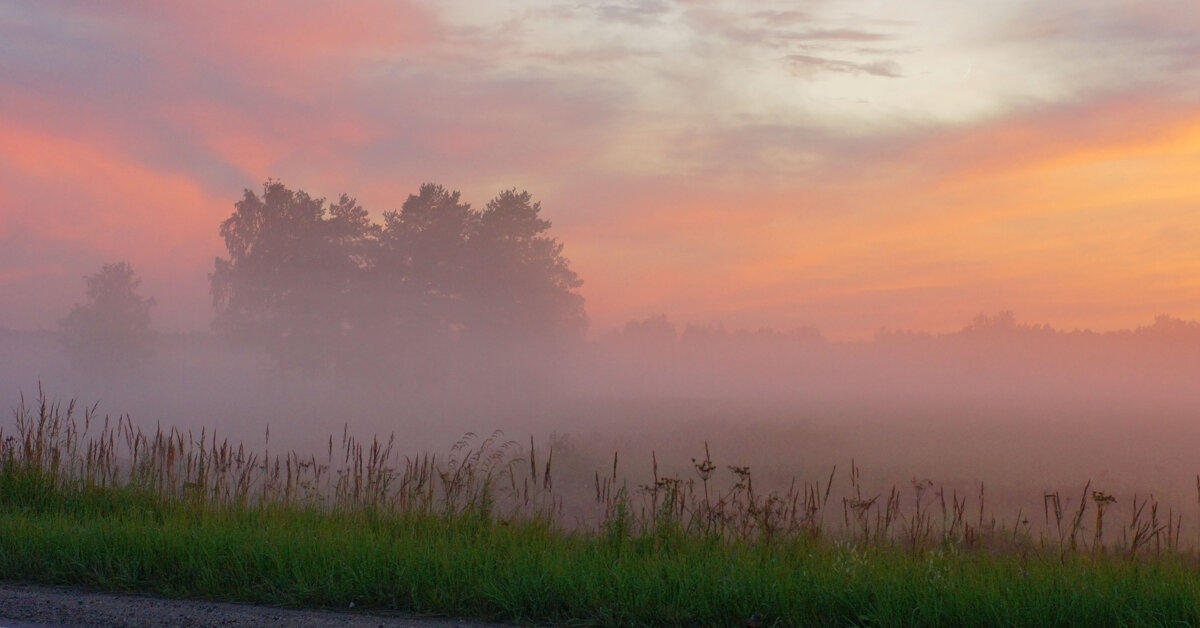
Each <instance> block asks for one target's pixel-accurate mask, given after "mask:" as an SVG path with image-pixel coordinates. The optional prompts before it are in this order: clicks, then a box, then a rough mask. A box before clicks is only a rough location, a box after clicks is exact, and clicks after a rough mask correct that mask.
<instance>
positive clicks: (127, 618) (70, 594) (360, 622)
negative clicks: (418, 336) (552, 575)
mask: <svg viewBox="0 0 1200 628" xmlns="http://www.w3.org/2000/svg"><path fill="white" fill-rule="evenodd" d="M34 626H39V627H41V626H46V627H49V626H54V627H59V626H147V627H149V626H180V627H187V626H228V627H240V626H246V627H250V626H254V627H259V626H295V627H297V628H304V627H308V626H312V627H317V626H346V627H349V628H367V627H368V626H370V627H372V628H374V627H377V626H378V627H383V626H388V627H397V628H452V627H453V628H505V627H504V626H503V625H502V624H488V623H482V622H471V621H460V620H453V619H433V618H420V617H413V616H401V615H364V614H358V613H353V612H345V613H342V612H331V611H302V610H291V609H281V608H274V607H270V606H255V605H251V604H233V603H228V602H202V601H193V600H167V599H162V598H156V597H145V596H139V595H122V594H113V593H93V592H90V591H84V590H82V589H74V588H68V587H46V586H36V585H26V584H12V583H0V628H31V627H34Z"/></svg>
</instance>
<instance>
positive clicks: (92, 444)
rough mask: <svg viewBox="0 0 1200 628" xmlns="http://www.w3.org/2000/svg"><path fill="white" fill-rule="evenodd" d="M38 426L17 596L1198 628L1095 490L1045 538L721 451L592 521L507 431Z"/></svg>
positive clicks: (655, 619)
mask: <svg viewBox="0 0 1200 628" xmlns="http://www.w3.org/2000/svg"><path fill="white" fill-rule="evenodd" d="M80 414H82V417H80V416H79V415H80ZM14 415H15V417H14V418H15V431H11V432H0V578H2V579H7V580H21V581H31V582H41V583H52V584H73V585H83V586H87V587H91V588H95V589H99V590H112V591H137V592H149V593H156V594H161V595H167V596H173V597H186V598H206V599H224V600H239V601H248V602H259V603H267V604H275V605H283V606H306V607H328V608H336V609H349V608H353V609H355V610H374V611H406V612H416V613H424V614H439V615H454V616H460V617H477V618H483V619H491V620H501V621H509V622H515V623H525V624H556V625H580V626H634V625H681V626H693V625H702V626H743V625H751V626H754V625H763V626H772V625H778V626H826V625H828V626H834V625H837V626H846V625H869V626H876V625H878V626H908V625H929V626H941V625H945V626H961V625H1008V626H1011V625H1021V626H1024V625H1030V626H1032V625H1037V626H1077V625H1200V578H1198V577H1197V576H1198V573H1197V565H1196V560H1195V556H1194V554H1193V553H1192V552H1191V551H1190V550H1188V549H1185V548H1182V547H1181V546H1180V542H1179V535H1180V533H1179V529H1180V527H1181V525H1182V522H1181V519H1180V518H1179V517H1178V516H1177V515H1175V514H1174V513H1173V512H1168V513H1163V514H1161V515H1160V514H1159V513H1158V510H1159V506H1158V504H1156V503H1154V502H1153V501H1152V500H1143V501H1135V502H1133V503H1132V504H1131V505H1130V512H1129V513H1128V516H1122V517H1121V518H1120V520H1118V519H1117V517H1116V514H1117V513H1116V511H1115V510H1113V508H1114V506H1113V502H1112V499H1111V496H1109V495H1107V494H1105V493H1103V492H1101V491H1098V490H1097V491H1092V489H1091V487H1090V486H1089V487H1085V488H1084V489H1083V491H1082V493H1081V495H1082V499H1080V501H1079V502H1078V506H1077V507H1076V508H1074V509H1065V508H1064V507H1063V504H1064V502H1065V501H1066V500H1065V499H1063V498H1061V497H1060V496H1058V495H1057V494H1047V495H1045V496H1044V503H1045V510H1044V512H1043V513H1039V514H1042V515H1043V519H1044V521H1045V529H1044V530H1043V531H1042V532H1040V533H1038V534H1036V535H1035V534H1033V533H1031V531H1030V526H1028V525H1023V524H1022V519H1021V518H1020V517H1018V520H1017V522H1016V524H1014V525H1012V526H1005V525H1002V524H1000V523H997V521H996V520H995V519H994V518H992V517H990V516H988V515H987V513H986V510H985V508H984V500H983V496H982V495H979V496H972V498H973V499H974V500H975V501H973V502H969V501H968V499H967V497H965V496H962V497H960V496H958V495H956V494H953V493H951V494H950V495H946V494H944V492H943V491H939V490H937V489H935V488H934V487H933V486H932V485H929V484H927V483H914V484H913V486H912V487H911V490H910V491H909V490H906V491H904V495H902V494H901V491H899V490H897V489H892V490H891V491H890V492H889V493H885V494H880V495H867V494H864V492H863V489H862V484H861V482H860V480H859V477H858V473H859V472H858V470H857V467H854V466H853V465H852V467H851V470H850V471H849V473H848V478H849V487H848V488H847V489H846V490H844V491H842V493H843V494H842V496H841V497H840V499H839V498H835V497H834V495H835V494H834V493H833V490H832V485H833V484H834V481H835V479H834V478H835V474H834V473H831V474H830V476H829V478H828V479H827V480H824V481H822V482H813V483H800V484H798V485H793V486H792V487H791V488H790V489H788V490H786V491H782V492H765V493H764V492H759V491H756V489H755V487H754V485H753V477H752V475H751V474H750V470H749V469H748V468H745V467H728V468H726V469H725V471H727V472H728V473H727V475H728V477H729V480H728V481H727V482H724V483H721V482H718V480H719V477H718V473H717V472H718V471H719V470H718V468H717V465H716V464H715V463H714V462H713V461H712V460H711V459H710V456H709V455H708V454H707V452H705V456H704V458H702V459H697V460H694V461H693V468H694V474H693V476H692V477H688V478H681V477H675V476H667V477H660V476H659V475H658V473H657V470H655V471H654V472H653V473H652V477H651V478H649V479H648V481H647V483H646V484H643V485H637V484H635V485H630V484H629V483H628V482H626V481H623V480H622V479H621V478H620V474H619V470H618V462H619V461H618V459H617V457H616V456H614V460H613V463H612V467H611V468H606V469H604V470H603V472H601V471H599V470H597V471H596V472H595V474H594V477H593V481H594V486H593V489H594V495H592V496H591V498H592V501H593V505H594V509H595V517H594V518H592V519H588V518H583V517H581V518H576V520H575V521H573V522H572V521H568V519H569V518H570V517H569V516H568V515H567V514H565V511H566V507H565V506H564V502H563V500H562V498H561V497H560V496H558V495H557V494H556V493H555V490H554V476H553V472H552V471H553V467H552V465H553V458H554V453H553V449H551V450H550V452H548V453H547V455H546V456H545V458H544V459H539V458H540V457H539V456H538V455H537V453H538V452H537V451H536V450H535V449H534V447H533V446H532V443H531V445H530V446H529V447H528V448H523V447H519V446H517V445H516V444H515V443H511V442H504V441H502V440H501V438H500V437H499V436H498V435H493V436H492V437H489V438H477V437H470V436H468V437H464V439H463V440H462V441H460V442H459V443H458V444H457V445H456V446H455V447H454V448H453V449H452V451H451V452H450V453H449V454H448V455H446V456H445V457H438V456H433V455H428V456H425V455H423V456H419V457H407V458H402V457H400V456H399V455H398V454H396V453H395V447H394V440H391V439H389V440H387V441H381V440H372V441H371V442H370V443H366V442H359V441H357V440H356V439H354V438H353V437H351V436H350V435H349V434H345V433H344V434H343V436H342V438H341V441H340V447H338V448H336V449H335V446H334V445H335V444H337V443H335V442H334V439H332V438H331V439H330V441H329V444H328V448H327V451H326V452H324V453H325V456H324V457H323V459H321V458H318V457H317V456H314V455H310V456H308V457H307V458H305V457H302V456H299V455H297V454H295V453H284V454H272V453H271V452H270V451H269V449H264V451H262V452H249V451H247V450H246V449H245V448H244V447H240V446H238V447H235V446H232V445H230V444H229V443H228V442H226V441H217V440H216V439H215V438H213V437H211V436H207V435H201V436H198V437H197V436H193V435H189V434H181V433H179V432H176V431H169V432H162V431H157V432H155V433H153V434H145V433H143V432H141V431H140V430H139V429H138V428H137V427H135V426H133V425H132V424H131V423H130V422H129V421H128V420H127V419H118V420H117V421H115V422H110V421H107V420H104V421H103V424H101V423H102V421H101V420H100V419H98V418H97V416H96V415H95V411H94V408H84V409H82V410H79V409H77V408H76V407H75V406H74V405H73V404H67V405H66V406H65V407H64V406H60V405H58V404H56V403H54V402H52V401H49V400H47V399H46V397H45V396H44V395H39V398H38V399H37V400H36V402H34V403H33V404H32V405H30V406H27V405H26V404H25V402H24V401H22V404H21V406H20V407H18V408H17V409H16V412H15V413H14ZM93 431H94V432H95V433H93ZM268 442H269V438H268ZM654 468H655V469H657V464H656V465H655V466H654ZM981 492H982V491H981Z"/></svg>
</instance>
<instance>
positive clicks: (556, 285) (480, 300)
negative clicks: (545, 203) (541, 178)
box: [468, 189, 587, 342]
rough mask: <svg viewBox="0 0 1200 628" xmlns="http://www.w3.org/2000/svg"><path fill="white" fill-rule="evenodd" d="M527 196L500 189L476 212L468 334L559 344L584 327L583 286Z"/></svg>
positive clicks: (514, 191)
mask: <svg viewBox="0 0 1200 628" xmlns="http://www.w3.org/2000/svg"><path fill="white" fill-rule="evenodd" d="M541 209H542V206H541V203H538V202H534V201H533V197H532V196H531V195H530V194H529V192H525V191H521V192H518V191H516V190H515V189H514V190H505V191H503V192H501V193H500V194H499V195H498V196H496V198H494V199H492V200H491V201H488V204H487V206H486V207H485V208H484V210H483V211H482V212H480V214H479V227H478V229H477V230H476V231H475V233H474V235H473V237H472V242H471V244H472V245H473V246H472V247H471V249H472V251H471V252H472V254H473V255H472V258H471V262H472V263H471V264H470V267H469V272H468V274H469V276H470V278H471V283H472V292H473V294H472V300H473V301H476V303H477V307H476V308H474V309H473V311H472V314H473V316H474V317H475V318H476V320H475V321H473V324H472V325H471V326H470V327H471V328H472V329H471V331H473V332H474V333H481V334H485V335H488V336H492V337H499V338H509V339H513V340H517V341H520V342H528V341H531V340H541V341H551V342H559V341H562V340H566V339H574V338H577V337H579V336H580V335H581V334H582V333H583V331H584V330H585V329H586V328H587V314H586V312H585V311H584V302H583V297H582V296H581V295H580V294H579V293H578V292H576V288H579V287H580V286H581V285H583V281H582V280H581V279H580V278H579V276H578V275H577V274H575V271H573V270H571V266H570V261H569V260H567V258H566V257H564V256H563V254H562V252H563V245H562V243H561V242H559V241H558V240H556V239H554V238H552V237H550V236H549V235H548V232H549V230H550V226H551V225H550V221H549V220H546V219H544V218H542V217H541Z"/></svg>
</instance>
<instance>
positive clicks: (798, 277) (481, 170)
mask: <svg viewBox="0 0 1200 628" xmlns="http://www.w3.org/2000/svg"><path fill="white" fill-rule="evenodd" d="M268 178H274V179H279V180H282V181H283V182H284V183H285V184H287V185H288V186H290V187H294V188H301V189H304V190H306V191H308V192H310V193H312V194H314V195H317V196H326V197H329V198H336V197H337V196H338V195H339V194H341V193H348V194H350V195H352V196H354V197H356V198H357V199H358V200H359V201H360V202H361V203H362V204H363V205H364V206H365V207H366V208H368V209H369V210H370V211H371V212H372V213H373V214H374V215H375V216H377V217H378V216H379V215H380V214H382V212H384V211H388V210H393V209H398V208H399V207H400V205H401V204H402V203H403V202H404V200H405V198H406V197H407V195H408V194H410V193H415V192H416V190H417V188H418V186H419V185H420V184H421V183H422V182H427V181H428V182H436V183H440V184H442V185H445V186H446V187H449V188H452V189H457V190H461V191H462V193H463V197H464V199H466V200H468V201H470V202H471V203H473V204H474V206H476V207H482V206H483V204H485V203H486V202H487V201H488V200H489V199H490V198H492V197H493V196H495V195H496V194H497V193H498V192H499V191H501V190H504V189H509V188H514V187H515V188H519V189H526V190H528V191H530V192H531V193H532V194H533V195H534V197H535V199H537V200H540V201H541V203H542V212H543V216H544V217H546V218H548V219H549V220H551V221H552V222H553V224H554V227H553V229H552V234H553V235H554V236H556V237H558V238H559V239H560V240H561V241H562V242H564V243H565V250H564V253H565V255H566V256H567V257H569V258H570V260H571V264H572V267H573V268H574V269H575V270H576V271H577V272H578V273H579V275H580V276H581V277H582V278H583V279H584V281H585V284H584V286H583V288H582V293H583V295H584V296H585V297H586V299H587V308H588V312H589V315H590V317H591V320H592V329H593V331H595V332H602V331H604V330H606V329H611V328H613V327H617V326H619V325H621V324H623V323H624V322H625V321H627V320H630V319H634V318H639V319H640V318H645V317H647V316H650V315H654V314H666V315H668V316H669V317H670V318H671V319H672V320H673V321H676V322H678V323H688V322H693V323H698V324H724V325H726V326H727V327H748V328H757V327H762V326H769V327H775V328H779V329H790V328H794V327H798V326H813V327H816V328H818V329H820V330H821V331H822V332H823V333H824V334H825V335H826V336H827V337H830V338H835V339H836V338H841V339H852V338H861V337H869V336H870V335H871V334H873V333H874V332H875V331H876V330H878V329H879V328H880V327H883V326H887V327H891V328H910V329H920V330H928V331H949V330H953V329H957V328H959V327H962V326H963V325H965V324H967V323H968V322H969V321H970V320H971V318H972V317H974V316H975V315H976V314H978V313H981V312H988V313H991V312H998V311H1001V310H1013V311H1015V312H1016V314H1017V318H1018V319H1019V320H1021V321H1028V322H1034V323H1049V324H1051V325H1054V326H1056V327H1062V328H1066V329H1071V328H1075V327H1081V328H1092V329H1096V330H1107V329H1115V328H1122V327H1131V326H1136V325H1138V324H1148V323H1149V322H1151V321H1152V320H1153V317H1154V316H1155V315H1156V314H1161V313H1167V314H1172V315H1175V316H1181V317H1184V318H1200V254H1197V253H1196V251H1197V250H1200V249H1198V247H1197V245H1198V244H1200V3H1196V2H1195V1H1194V0H1162V1H1157V2H1134V1H1117V0H1086V1H1084V0H1063V1H1061V2H1053V3H1047V2H1035V1H1032V0H1029V1H1026V0H1012V1H1006V2H994V1H992V2H983V1H974V0H966V1H956V2H948V1H946V0H914V1H911V2H903V3H898V2H882V1H878V0H838V1H836V2H834V1H831V0H829V1H826V0H796V1H791V2H773V1H769V0H763V1H760V2H733V1H731V2H721V1H712V2H702V1H698V0H659V1H641V2H636V1H630V2H543V1H521V0H511V1H505V2H492V1H486V0H473V1H471V0H439V1H436V2H435V1H430V2H420V1H416V0H412V1H405V0H392V1H386V2H385V1H371V0H365V1H362V2H355V3H335V2H319V1H315V0H297V1H287V2H285V1H270V0H263V1H256V2H232V1H231V2H218V1H213V2H202V3H200V2H198V3H163V2H156V1H150V0H146V1H128V2H118V3H94V2H82V1H80V2H65V1H56V0H46V1H42V2H18V1H8V0H0V327H9V328H17V329H38V328H44V329H52V328H54V327H56V326H57V322H58V320H59V319H61V318H62V317H64V316H65V315H66V313H67V311H68V310H69V309H70V306H71V305H72V304H73V303H75V302H78V301H80V300H82V298H83V281H82V277H83V276H84V275H86V274H90V273H93V272H95V271H96V270H98V269H99V268H100V266H101V265H102V264H104V263H106V262H112V261H117V260H128V261H129V262H130V263H131V264H132V265H133V267H134V269H135V270H136V271H137V272H138V274H139V275H140V276H141V277H142V279H143V285H142V291H143V292H144V293H145V294H148V295H152V296H154V297H155V298H156V299H157V306H156V307H155V310H154V311H153V315H154V317H155V323H156V326H157V327H158V328H160V329H165V330H192V329H205V328H206V327H207V325H208V323H209V320H210V318H211V313H212V304H211V299H210V297H209V294H208V273H209V272H211V270H212V268H213V260H214V258H215V257H216V256H218V255H223V254H224V247H223V244H222V242H221V240H220V238H219V236H218V232H217V230H218V224H219V223H220V222H221V220H223V219H224V218H226V217H228V216H229V215H230V214H231V213H232V211H233V203H234V202H235V201H236V200H238V199H239V198H240V197H241V194H242V190H243V189H245V188H250V189H259V188H260V187H261V185H262V184H263V182H264V181H265V180H267V179H268Z"/></svg>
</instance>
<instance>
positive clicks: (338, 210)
mask: <svg viewBox="0 0 1200 628" xmlns="http://www.w3.org/2000/svg"><path fill="white" fill-rule="evenodd" d="M234 208H235V210H234V213H233V215H231V216H230V217H229V218H228V219H226V220H225V221H224V222H222V223H221V228H220V233H221V236H222V237H223V238H224V240H225V245H226V248H227V249H228V257H227V258H217V260H216V267H215V269H214V271H213V273H212V275H211V276H210V279H211V287H212V296H213V303H214V305H215V308H216V318H215V321H214V327H215V329H216V331H217V332H218V333H219V334H220V335H223V336H225V337H227V338H230V339H233V340H235V341H238V342H240V343H245V344H255V345H259V346H261V347H263V348H264V349H266V350H267V351H268V352H269V353H270V354H271V355H272V356H274V357H275V358H276V359H277V360H278V362H279V364H280V365H281V366H282V367H284V368H286V369H294V370H300V371H305V372H322V371H326V370H328V369H330V368H332V369H334V371H335V372H336V373H345V372H355V373H363V372H367V373H370V372H374V373H388V374H399V375H402V376H418V377H419V376H421V375H422V374H430V373H435V374H436V371H438V370H439V369H445V368H447V363H448V361H453V360H454V359H455V357H456V356H463V357H462V358H461V359H466V360H478V359H479V358H480V356H482V355H488V354H491V355H496V356H501V355H504V354H505V353H508V352H511V351H513V350H516V349H520V350H522V353H524V354H528V353H531V352H532V353H540V352H545V351H553V350H556V349H559V348H561V347H562V346H563V345H564V344H566V343H568V342H571V341H575V340H579V339H581V338H582V336H583V332H584V331H585V328H586V325H587V316H586V314H585V312H584V302H583V297H582V296H581V295H580V294H579V293H578V292H577V291H576V289H577V288H578V287H579V286H580V285H581V284H582V283H583V282H582V281H581V280H580V279H579V277H578V276H577V275H576V274H575V272H574V271H572V270H571V268H570V265H569V263H568V261H567V259H566V258H564V257H563V255H562V248H563V247H562V244H561V243H559V242H558V241H557V240H556V239H554V238H552V237H550V236H549V235H548V234H547V231H548V230H549V228H550V222H549V221H547V220H545V219H543V218H541V216H540V210H541V206H540V203H537V202H534V201H533V200H532V197H531V196H530V195H529V193H528V192H517V191H515V190H508V191H504V192H501V193H500V194H499V195H498V196H497V197H496V198H494V199H492V200H491V201H489V202H488V203H487V205H486V206H484V208H483V209H481V210H477V209H473V208H472V207H471V206H470V205H469V204H467V203H464V202H463V201H462V200H461V199H460V196H459V193H458V192H452V191H449V190H447V189H445V188H443V187H442V186H440V185H434V184H425V185H422V186H421V188H420V190H419V192H418V193H417V194H415V195H410V196H409V197H408V199H407V200H406V201H405V202H404V204H403V206H402V207H401V209H400V210H399V211H389V212H385V213H384V214H383V223H382V224H377V223H374V222H372V221H371V219H370V217H369V215H368V213H367V211H366V210H365V209H363V208H362V207H361V206H360V205H359V204H358V203H357V202H356V201H355V200H354V199H353V198H351V197H349V196H346V195H343V196H341V197H340V198H339V199H338V200H337V201H336V202H332V203H327V202H326V201H325V199H323V198H314V197H312V196H309V195H308V194H307V193H305V192H304V191H301V190H292V189H289V188H287V187H286V186H284V185H283V184H282V183H280V182H277V181H268V182H267V183H266V184H265V185H264V186H263V192H262V195H261V196H260V195H258V194H255V193H254V192H252V191H250V190H246V191H245V193H244V196H243V198H242V200H241V201H239V202H237V203H236V204H235V205H234Z"/></svg>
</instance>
